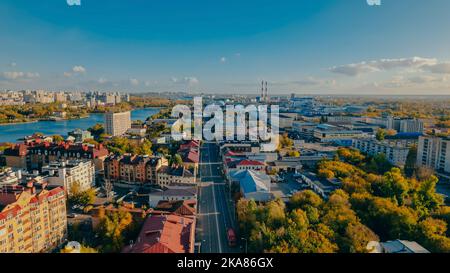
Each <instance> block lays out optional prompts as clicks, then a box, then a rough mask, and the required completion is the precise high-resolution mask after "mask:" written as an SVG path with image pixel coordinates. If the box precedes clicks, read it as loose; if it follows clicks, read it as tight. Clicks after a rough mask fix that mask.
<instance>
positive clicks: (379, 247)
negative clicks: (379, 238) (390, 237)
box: [367, 240, 430, 253]
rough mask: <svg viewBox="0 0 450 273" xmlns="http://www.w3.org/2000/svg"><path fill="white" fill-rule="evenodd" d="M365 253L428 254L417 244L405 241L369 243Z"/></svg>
mask: <svg viewBox="0 0 450 273" xmlns="http://www.w3.org/2000/svg"><path fill="white" fill-rule="evenodd" d="M367 251H368V252H369V253H430V251H428V250H427V249H425V248H424V247H423V246H421V245H420V244H418V243H417V242H414V241H405V240H394V241H387V242H375V241H371V242H369V243H368V245H367Z"/></svg>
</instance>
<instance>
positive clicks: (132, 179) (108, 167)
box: [105, 155, 168, 185]
mask: <svg viewBox="0 0 450 273" xmlns="http://www.w3.org/2000/svg"><path fill="white" fill-rule="evenodd" d="M167 165H168V161H167V159H166V158H164V157H150V156H139V155H111V156H109V157H108V158H106V159H105V178H106V179H109V180H111V181H113V182H118V183H125V184H130V185H136V184H146V183H150V184H156V183H157V172H158V170H159V169H160V168H161V167H163V166H167Z"/></svg>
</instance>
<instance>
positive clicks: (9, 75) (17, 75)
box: [2, 71, 40, 80]
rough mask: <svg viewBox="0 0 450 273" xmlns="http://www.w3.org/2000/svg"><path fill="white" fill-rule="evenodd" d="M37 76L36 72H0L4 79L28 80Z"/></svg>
mask: <svg viewBox="0 0 450 273" xmlns="http://www.w3.org/2000/svg"><path fill="white" fill-rule="evenodd" d="M39 77H40V75H39V73H37V72H21V71H7V72H3V73H2V78H3V79H5V80H30V79H35V78H39Z"/></svg>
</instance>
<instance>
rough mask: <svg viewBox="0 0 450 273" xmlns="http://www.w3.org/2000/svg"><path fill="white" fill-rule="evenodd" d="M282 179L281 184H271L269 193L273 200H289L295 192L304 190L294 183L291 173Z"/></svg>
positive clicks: (294, 179)
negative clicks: (273, 197) (271, 194)
mask: <svg viewBox="0 0 450 273" xmlns="http://www.w3.org/2000/svg"><path fill="white" fill-rule="evenodd" d="M282 177H283V182H279V183H272V184H271V186H270V187H271V189H270V190H271V192H272V193H273V195H274V196H275V198H281V199H283V200H287V199H289V198H290V197H291V196H292V195H293V194H294V193H296V192H297V191H301V190H304V189H305V187H304V186H303V185H302V184H301V183H299V182H297V181H296V178H294V175H293V174H292V173H289V174H286V175H284V176H282Z"/></svg>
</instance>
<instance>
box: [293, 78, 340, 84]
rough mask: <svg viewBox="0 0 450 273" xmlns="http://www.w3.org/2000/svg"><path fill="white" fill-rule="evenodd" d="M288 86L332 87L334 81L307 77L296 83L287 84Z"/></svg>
mask: <svg viewBox="0 0 450 273" xmlns="http://www.w3.org/2000/svg"><path fill="white" fill-rule="evenodd" d="M289 83H290V84H294V85H300V86H332V85H335V84H336V81H335V80H334V79H318V78H315V77H307V78H305V79H300V80H296V81H291V82H289Z"/></svg>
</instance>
